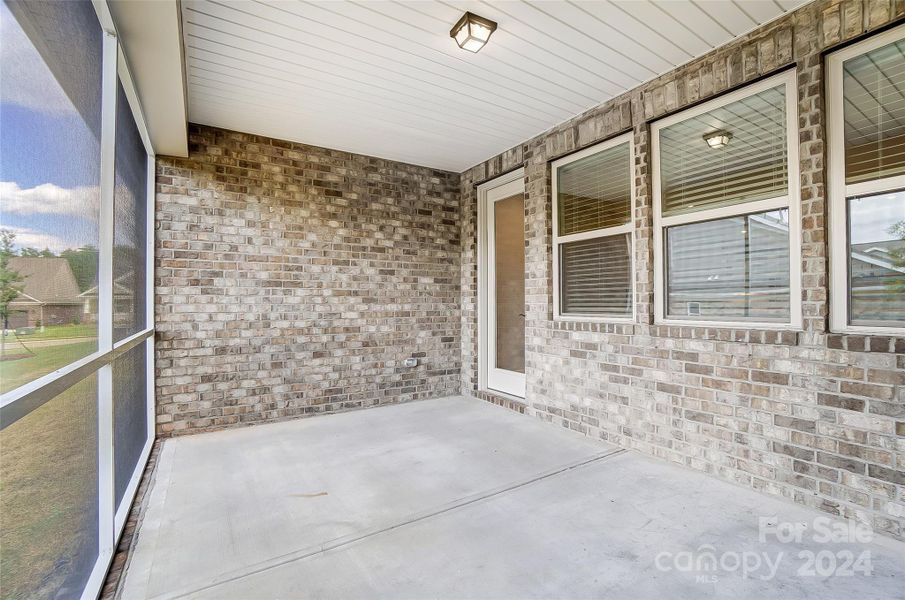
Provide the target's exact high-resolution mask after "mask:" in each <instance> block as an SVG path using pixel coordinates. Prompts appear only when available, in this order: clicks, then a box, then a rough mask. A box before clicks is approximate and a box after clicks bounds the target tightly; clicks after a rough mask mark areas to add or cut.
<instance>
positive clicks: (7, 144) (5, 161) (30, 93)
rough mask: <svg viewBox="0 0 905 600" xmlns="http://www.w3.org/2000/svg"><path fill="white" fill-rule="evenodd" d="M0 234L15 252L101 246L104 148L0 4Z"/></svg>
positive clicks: (7, 10)
mask: <svg viewBox="0 0 905 600" xmlns="http://www.w3.org/2000/svg"><path fill="white" fill-rule="evenodd" d="M0 65H2V79H3V85H2V86H0V227H3V228H5V229H10V230H12V231H13V232H15V233H16V238H17V239H16V246H17V247H19V248H21V247H25V246H33V247H37V248H39V249H43V248H45V247H48V248H50V249H51V250H53V251H55V252H59V251H61V250H64V249H66V248H77V247H79V246H82V245H85V244H93V245H95V246H96V245H97V239H98V230H97V220H98V215H97V212H98V202H97V198H98V191H97V190H98V179H99V169H98V162H99V154H100V150H99V144H98V141H97V140H96V138H95V137H94V135H93V134H92V133H91V131H90V129H89V128H88V127H87V125H86V124H85V123H84V121H83V120H82V118H81V116H80V115H79V113H78V111H77V110H76V109H75V107H74V106H73V104H72V102H71V101H70V100H69V98H68V97H67V96H66V94H65V93H64V92H63V90H62V88H61V87H60V85H59V84H58V83H57V81H56V79H55V78H54V77H53V74H52V73H51V72H50V69H48V68H47V66H46V65H45V64H44V61H43V59H42V58H41V56H40V55H39V54H38V52H37V50H35V49H34V47H33V46H32V44H31V42H30V41H29V39H28V38H27V36H26V35H25V33H24V32H23V31H22V29H21V28H20V27H19V24H18V23H17V22H16V19H15V18H14V17H13V16H12V14H11V13H10V12H9V9H8V8H7V7H6V4H5V3H2V2H0Z"/></svg>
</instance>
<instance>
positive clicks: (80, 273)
mask: <svg viewBox="0 0 905 600" xmlns="http://www.w3.org/2000/svg"><path fill="white" fill-rule="evenodd" d="M60 256H61V257H63V258H65V259H66V260H67V261H69V268H70V269H72V274H73V275H75V280H76V282H77V283H78V284H79V291H80V292H84V291H85V290H87V289H88V288H90V287H91V286H93V285H94V284H95V283H97V256H98V253H97V248H95V247H94V246H90V245H89V246H82V247H81V248H79V249H78V250H73V249H72V248H69V249H67V250H63V251H62V252H60Z"/></svg>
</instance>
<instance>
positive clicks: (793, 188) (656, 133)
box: [650, 69, 802, 330]
mask: <svg viewBox="0 0 905 600" xmlns="http://www.w3.org/2000/svg"><path fill="white" fill-rule="evenodd" d="M779 85H785V87H786V90H785V98H786V144H787V150H788V177H789V182H788V185H789V187H788V194H787V195H784V196H780V197H777V198H771V199H767V200H759V201H754V202H746V203H742V204H736V205H733V206H726V207H722V208H713V209H709V210H701V211H697V212H691V213H684V214H679V215H673V216H669V217H664V216H663V215H662V204H661V197H660V130H661V129H663V128H665V127H668V126H670V125H673V124H675V123H678V122H681V121H684V120H686V119H688V118H691V117H695V116H697V115H700V114H703V113H706V112H709V111H711V110H713V109H715V108H719V107H721V106H725V105H727V104H731V103H732V102H736V101H737V100H741V99H743V98H747V97H749V96H752V95H754V94H759V93H760V92H763V91H766V90H768V89H770V88H774V87H777V86H779ZM650 137H651V157H652V160H651V163H652V176H653V204H654V215H653V225H654V229H653V238H654V239H653V251H654V323H655V324H657V325H680V326H686V327H711V328H713V327H720V328H734V329H776V330H800V329H801V328H802V312H801V192H800V187H801V182H800V178H799V171H798V85H797V77H796V74H795V70H794V69H789V70H787V71H785V72H783V73H779V74H778V75H774V76H772V77H768V78H766V79H762V80H761V81H758V82H755V83H752V84H750V85H747V86H745V87H743V88H740V89H738V90H736V91H734V92H730V93H728V94H726V95H724V96H720V97H719V98H714V99H713V100H710V101H708V102H704V103H702V104H700V105H698V106H695V107H693V108H690V109H688V110H684V111H682V112H679V113H676V114H674V115H671V116H669V117H665V118H663V119H660V120H659V121H656V122H654V123H651V126H650ZM701 143H703V141H702V142H701ZM780 208H787V209H788V210H789V296H790V298H789V320H788V321H787V322H776V321H754V320H751V321H749V320H733V319H731V318H730V319H726V320H717V319H710V320H703V319H700V318H694V319H679V318H675V317H672V318H670V317H667V316H666V314H665V313H666V304H665V298H666V294H665V291H666V290H665V288H666V272H665V270H664V263H663V252H664V250H665V248H664V244H663V236H664V234H665V231H666V228H667V227H671V226H673V225H682V224H687V223H697V222H701V221H709V220H713V219H721V218H727V217H734V216H739V215H747V214H752V213H757V212H765V211H769V210H777V209H780Z"/></svg>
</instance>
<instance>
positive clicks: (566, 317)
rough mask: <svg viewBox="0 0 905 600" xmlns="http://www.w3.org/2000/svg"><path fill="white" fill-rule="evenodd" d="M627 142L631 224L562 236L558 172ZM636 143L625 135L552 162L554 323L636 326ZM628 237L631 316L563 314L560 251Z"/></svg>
mask: <svg viewBox="0 0 905 600" xmlns="http://www.w3.org/2000/svg"><path fill="white" fill-rule="evenodd" d="M626 142H628V160H629V179H630V182H629V185H630V187H629V194H630V201H629V202H630V203H629V222H628V223H626V224H625V225H619V226H618V227H604V228H602V229H592V230H591V231H582V232H581V233H572V234H569V235H559V190H558V187H559V177H557V171H558V170H559V168H560V167H562V166H565V165H568V164H571V163H573V162H575V161H578V160H581V159H583V158H587V157H588V156H593V155H594V154H597V153H598V152H603V151H605V150H609V149H610V148H615V147H616V146H620V145H622V144H624V143H626ZM634 157H635V142H634V139H633V136H632V133H631V132H629V133H625V134H623V135H619V136H617V137H614V138H612V139H609V140H606V141H603V142H600V143H599V144H594V145H593V146H589V147H587V148H584V149H583V150H579V151H578V152H575V153H573V154H569V155H568V156H564V157H562V158H560V159H557V160H555V161H553V162H552V163H551V165H550V169H551V178H552V180H553V195H552V203H553V264H552V268H553V320H555V321H566V322H570V321H571V322H581V323H634V322H635V320H636V318H637V312H636V305H637V303H636V302H635V171H634V166H635V159H634ZM626 233H627V234H629V270H630V276H629V281H630V285H631V289H630V292H629V295H630V298H631V314H630V315H618V314H612V315H583V314H573V313H566V314H563V313H562V311H561V307H560V289H559V284H560V265H559V248H560V246H562V245H563V244H567V243H569V242H578V241H582V240H590V239H597V238H603V237H611V236H616V235H625V234H626Z"/></svg>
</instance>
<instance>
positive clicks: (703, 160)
mask: <svg viewBox="0 0 905 600" xmlns="http://www.w3.org/2000/svg"><path fill="white" fill-rule="evenodd" d="M785 94H786V92H785V86H784V85H780V86H777V87H774V88H771V89H767V90H764V91H762V92H760V93H757V94H753V95H751V96H748V97H745V98H742V99H741V100H738V101H736V102H732V103H730V104H726V105H724V106H720V107H717V108H714V109H713V110H710V111H708V112H705V113H703V114H699V115H696V116H693V117H689V118H688V119H685V120H682V121H680V122H678V123H675V124H673V125H670V126H668V127H664V128H663V129H660V131H659V135H660V137H659V142H660V144H659V150H660V186H661V189H660V193H661V196H660V198H661V207H662V209H661V210H662V214H663V215H664V216H671V215H677V214H683V213H689V212H695V211H700V210H705V209H712V208H721V207H725V206H732V205H736V204H743V203H746V202H752V201H756V200H766V199H771V198H777V197H779V196H783V195H786V194H787V193H788V178H789V177H788V162H789V159H788V147H787V138H786V121H787V119H786V110H785V104H786V96H785ZM717 132H724V133H727V134H728V135H729V138H728V143H727V144H725V145H723V146H722V147H711V145H710V144H708V143H707V141H706V139H705V138H706V136H708V135H711V134H714V133H717Z"/></svg>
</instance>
